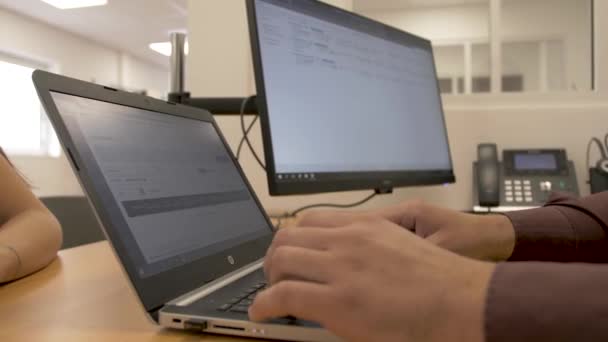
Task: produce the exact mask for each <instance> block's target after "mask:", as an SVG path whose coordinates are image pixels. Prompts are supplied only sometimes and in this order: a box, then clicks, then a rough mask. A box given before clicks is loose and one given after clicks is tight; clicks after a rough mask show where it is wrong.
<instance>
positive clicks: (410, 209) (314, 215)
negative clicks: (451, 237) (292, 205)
mask: <svg viewBox="0 0 608 342" xmlns="http://www.w3.org/2000/svg"><path fill="white" fill-rule="evenodd" d="M424 207H425V204H424V203H423V202H421V201H409V202H405V203H400V204H396V205H393V206H389V207H384V208H381V209H375V210H366V211H350V212H348V211H337V210H319V211H312V212H309V213H306V214H305V215H304V216H303V217H302V219H300V221H299V222H298V226H307V227H340V226H347V225H350V224H352V223H354V222H358V221H362V220H365V219H368V218H370V217H381V218H384V219H386V220H389V221H391V222H393V223H395V224H398V225H400V226H402V227H404V228H406V229H408V230H412V231H414V230H415V228H416V217H417V216H418V215H419V214H420V212H421V211H422V210H423V208H424Z"/></svg>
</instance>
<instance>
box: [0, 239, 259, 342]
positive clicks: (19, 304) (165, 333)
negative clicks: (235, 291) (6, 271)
mask: <svg viewBox="0 0 608 342" xmlns="http://www.w3.org/2000/svg"><path fill="white" fill-rule="evenodd" d="M124 340H129V341H209V342H220V341H222V342H228V341H237V340H239V339H235V338H230V337H222V336H214V335H200V334H192V333H188V332H183V331H173V330H167V329H161V328H160V327H158V326H155V325H154V324H153V323H151V322H149V321H148V320H147V318H146V316H145V314H144V312H143V309H141V307H140V305H139V303H138V302H137V299H136V298H135V295H134V294H133V293H132V291H131V290H130V288H129V285H128V283H127V280H126V278H125V277H124V276H123V273H122V271H121V270H120V267H119V265H118V261H117V260H116V258H115V257H114V255H113V254H112V251H111V250H110V246H109V245H108V243H107V242H105V241H104V242H99V243H95V244H91V245H86V246H81V247H77V248H73V249H68V250H63V251H60V252H59V256H58V258H57V259H56V260H55V261H54V262H53V263H52V264H51V265H49V266H48V267H47V268H45V269H44V270H42V271H40V272H38V273H36V274H34V275H32V276H30V277H27V278H24V279H22V280H19V281H17V282H14V283H11V284H8V285H5V286H0V341H124ZM241 340H242V339H241ZM247 341H252V340H247ZM254 341H255V340H254Z"/></svg>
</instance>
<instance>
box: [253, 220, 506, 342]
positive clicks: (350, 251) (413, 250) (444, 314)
mask: <svg viewBox="0 0 608 342" xmlns="http://www.w3.org/2000/svg"><path fill="white" fill-rule="evenodd" d="M493 269H494V265H493V264H490V263H484V262H480V261H475V260H472V259H468V258H465V257H462V256H459V255H456V254H453V253H451V252H449V251H447V250H445V249H441V248H438V247H437V246H435V245H433V244H431V243H429V242H428V241H425V240H424V239H421V238H420V237H417V236H416V235H414V234H412V233H411V232H409V231H407V230H405V229H403V228H402V227H400V226H399V225H397V224H395V223H393V222H391V221H388V220H386V219H382V218H379V217H376V218H368V219H363V220H360V221H357V222H354V223H350V224H347V225H344V226H334V227H306V228H305V227H295V228H287V229H284V230H281V231H279V232H278V233H277V235H276V237H275V240H274V241H273V243H272V246H271V247H270V249H269V250H268V254H267V258H266V263H265V272H266V275H267V277H268V279H269V281H270V283H271V286H270V288H269V289H267V290H265V291H264V292H262V293H260V294H259V295H258V296H257V298H256V299H255V301H254V303H253V305H252V307H251V308H250V311H249V314H250V317H251V319H253V320H256V321H262V320H266V319H269V318H272V317H282V316H287V315H292V316H295V317H298V318H301V319H306V320H311V321H316V322H318V323H320V324H321V325H323V326H324V327H325V328H327V329H329V330H330V331H331V332H333V333H334V334H336V335H338V336H340V337H342V338H345V339H346V340H348V341H445V340H451V341H459V340H460V341H482V340H483V308H484V301H485V293H486V289H487V286H488V282H489V279H490V277H491V274H492V272H493Z"/></svg>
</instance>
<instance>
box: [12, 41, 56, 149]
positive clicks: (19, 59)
mask: <svg viewBox="0 0 608 342" xmlns="http://www.w3.org/2000/svg"><path fill="white" fill-rule="evenodd" d="M0 61H2V62H5V63H10V64H14V65H18V66H22V67H26V68H31V69H40V70H45V71H50V72H57V71H58V69H57V67H56V66H55V65H54V64H53V63H49V62H45V61H43V60H42V59H36V58H31V57H26V56H23V55H20V54H16V53H12V52H9V51H4V50H0ZM42 132H46V135H45V136H43V134H42ZM40 143H41V145H43V144H44V145H45V146H42V147H41V148H40V150H38V151H31V152H23V151H17V152H12V153H11V151H10V150H9V151H7V152H8V153H11V155H13V156H19V157H36V158H53V159H57V158H60V157H61V155H62V153H63V151H62V149H61V146H60V145H59V141H58V140H57V135H56V134H55V131H54V129H53V126H52V124H51V122H50V120H49V119H48V117H47V115H46V113H45V112H44V109H43V108H42V105H40Z"/></svg>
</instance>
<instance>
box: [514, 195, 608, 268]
mask: <svg viewBox="0 0 608 342" xmlns="http://www.w3.org/2000/svg"><path fill="white" fill-rule="evenodd" d="M505 215H506V216H507V217H508V218H509V219H510V220H511V222H512V223H513V227H514V228H515V236H516V243H515V249H514V250H513V254H512V255H511V258H510V261H522V260H538V261H560V262H574V261H582V262H594V263H603V262H608V192H603V193H600V194H595V195H593V196H589V197H585V198H581V199H575V198H571V197H567V196H565V195H563V194H554V195H553V196H552V198H551V200H550V201H549V203H547V205H546V206H544V207H542V208H538V209H531V210H523V211H516V212H511V213H507V214H505Z"/></svg>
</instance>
